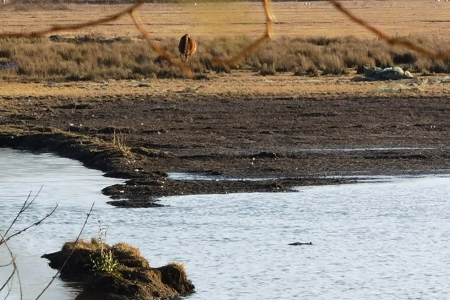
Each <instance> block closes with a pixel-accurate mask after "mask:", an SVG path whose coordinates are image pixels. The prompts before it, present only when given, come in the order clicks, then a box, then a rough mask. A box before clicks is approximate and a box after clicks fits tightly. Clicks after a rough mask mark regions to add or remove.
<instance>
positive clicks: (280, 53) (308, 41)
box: [0, 34, 450, 81]
mask: <svg viewBox="0 0 450 300" xmlns="http://www.w3.org/2000/svg"><path fill="white" fill-rule="evenodd" d="M408 39H409V40H412V41H414V42H416V43H417V44H419V45H421V46H424V47H427V48H429V49H434V50H435V51H444V48H443V47H444V46H446V45H447V44H448V43H445V42H444V41H443V40H442V39H429V38H426V37H417V36H415V37H408ZM251 42H252V40H251V39H250V38H248V37H246V36H237V37H234V38H227V37H216V38H212V39H201V38H199V39H198V40H197V43H198V50H197V53H196V54H194V55H193V57H192V58H191V60H190V61H189V62H188V64H189V66H190V67H191V68H192V70H193V71H194V72H195V73H196V74H197V76H198V77H199V78H205V77H207V76H208V74H210V73H211V72H217V73H220V72H229V71H230V68H229V67H223V66H215V65H212V64H211V59H212V58H213V57H226V58H229V57H232V56H234V55H236V54H237V53H239V51H240V50H242V49H243V48H245V47H246V46H248V45H249V44H250V43H251ZM158 43H159V44H160V46H161V47H162V48H163V49H166V50H167V51H168V52H169V53H171V54H172V55H173V56H174V57H178V56H179V54H178V50H177V48H178V47H177V45H178V40H177V39H175V38H172V39H167V40H162V41H158ZM0 49H1V50H0V64H8V63H18V64H19V67H18V68H11V69H2V70H0V78H1V79H2V80H5V81H14V80H19V81H78V80H103V79H117V80H119V79H143V78H183V77H184V73H183V72H182V71H181V70H179V69H178V68H176V67H174V66H172V65H171V64H169V63H168V62H167V61H165V60H164V59H162V58H161V57H159V56H158V55H157V53H156V52H154V51H153V50H152V49H151V48H150V46H149V45H148V43H147V42H146V41H145V40H132V39H131V38H127V37H125V38H106V37H103V36H100V35H98V34H92V35H88V36H79V37H76V38H64V37H61V36H51V37H42V38H34V39H24V38H22V39H3V40H0ZM449 62H450V60H445V61H436V60H433V59H430V58H427V57H424V56H421V55H419V54H417V53H415V52H413V51H411V50H409V49H406V48H401V47H393V46H390V45H388V44H386V43H385V42H383V41H379V40H377V39H372V40H367V39H358V38H356V37H352V36H349V37H341V38H339V37H338V38H325V37H311V38H287V37H282V38H278V39H275V40H273V41H270V42H267V43H266V44H264V45H263V46H262V47H260V48H259V49H258V50H257V51H256V52H254V53H252V54H250V55H249V56H248V57H246V58H245V59H244V60H243V61H242V62H241V63H240V64H239V65H237V66H234V67H233V68H236V69H241V70H248V71H253V72H255V73H259V74H261V75H276V74H278V73H282V72H292V73H293V74H295V75H312V76H320V75H340V74H346V73H348V72H349V71H350V70H355V69H357V68H358V67H360V66H362V65H366V66H377V67H381V68H384V67H389V66H394V65H396V66H400V67H402V68H403V69H405V70H409V71H410V72H413V73H421V74H430V73H448V72H449Z"/></svg>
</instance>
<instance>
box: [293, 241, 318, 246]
mask: <svg viewBox="0 0 450 300" xmlns="http://www.w3.org/2000/svg"><path fill="white" fill-rule="evenodd" d="M312 244H313V243H312V242H309V243H301V242H295V243H290V244H288V245H290V246H303V245H312Z"/></svg>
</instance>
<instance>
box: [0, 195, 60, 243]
mask: <svg viewBox="0 0 450 300" xmlns="http://www.w3.org/2000/svg"><path fill="white" fill-rule="evenodd" d="M33 201H34V199H33ZM57 208H58V204H56V206H55V207H54V208H53V210H52V211H51V212H50V213H48V214H47V215H46V216H45V217H43V218H42V219H40V220H39V221H37V222H35V223H33V224H31V225H29V226H27V227H25V228H23V229H21V230H19V231H17V232H16V233H13V234H11V235H10V236H8V237H6V238H2V242H0V245H1V244H2V243H3V242H7V241H9V240H10V239H11V238H13V237H15V236H16V235H19V234H21V233H23V232H25V231H27V230H28V229H30V228H31V227H34V226H38V225H39V224H41V223H42V222H43V221H44V220H45V219H47V218H48V217H50V216H51V215H52V214H53V213H54V212H55V211H56V209H57ZM22 212H23V211H21V212H20V213H22ZM14 221H16V219H15V220H14Z"/></svg>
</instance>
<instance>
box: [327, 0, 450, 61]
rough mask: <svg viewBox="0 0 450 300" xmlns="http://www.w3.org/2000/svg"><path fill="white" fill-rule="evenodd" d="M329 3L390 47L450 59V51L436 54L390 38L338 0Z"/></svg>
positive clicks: (330, 0)
mask: <svg viewBox="0 0 450 300" xmlns="http://www.w3.org/2000/svg"><path fill="white" fill-rule="evenodd" d="M327 1H328V2H330V3H331V4H332V5H333V6H334V7H335V8H336V9H337V10H338V11H340V12H342V13H343V14H344V15H345V16H346V17H347V18H349V19H350V20H351V21H353V22H355V23H356V24H358V25H361V26H362V27H365V28H366V29H367V30H369V31H372V32H373V33H374V34H376V35H377V36H378V37H379V38H381V39H383V40H384V41H386V42H387V43H388V44H390V45H400V46H404V47H406V48H409V49H411V50H413V51H416V52H417V53H420V54H423V55H425V56H428V57H430V58H435V59H445V58H449V57H450V50H449V51H447V52H438V53H436V52H433V51H430V50H429V49H426V48H424V47H420V46H419V45H417V44H415V43H413V42H410V41H407V40H404V39H401V38H395V37H389V36H388V35H387V34H385V33H384V32H382V31H381V30H379V29H378V28H376V27H374V26H372V25H370V24H369V23H367V22H366V21H364V20H363V19H361V18H358V17H357V16H356V15H354V14H353V13H351V12H350V11H349V10H348V9H346V8H344V6H342V4H341V3H339V2H338V1H336V0H327Z"/></svg>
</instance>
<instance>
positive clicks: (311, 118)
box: [0, 93, 450, 207]
mask: <svg viewBox="0 0 450 300" xmlns="http://www.w3.org/2000/svg"><path fill="white" fill-rule="evenodd" d="M30 99H31V100H30ZM4 103H6V107H4V108H3V109H2V110H0V146H1V147H14V148H21V149H28V150H32V151H50V152H54V153H57V154H59V155H61V156H64V157H69V158H74V159H77V160H80V161H81V162H83V163H84V164H85V165H86V166H87V167H90V168H95V169H99V170H101V171H104V172H105V173H106V175H107V176H112V177H121V178H126V179H128V181H127V183H126V184H125V185H119V186H112V187H109V188H106V189H105V190H104V193H105V194H106V195H109V196H111V198H112V199H113V200H112V201H111V202H110V203H111V204H112V205H116V206H132V207H151V206H158V201H157V199H158V198H160V197H163V196H171V195H187V194H207V193H233V192H283V191H290V190H291V188H292V187H293V186H302V185H318V184H340V183H351V182H355V180H356V176H357V175H358V176H370V175H376V174H384V175H391V174H422V173H442V172H447V170H448V169H450V159H449V158H450V148H449V146H450V132H449V131H450V123H449V122H448V116H449V115H450V98H448V97H442V96H440V97H432V96H426V95H423V94H421V95H409V96H406V95H399V94H397V95H393V96H392V95H388V96H386V95H378V96H375V97H367V96H362V97H358V96H357V95H348V96H346V95H337V96H332V95H331V96H330V95H326V96H320V95H316V96H310V97H309V96H308V97H304V96H301V95H300V96H292V97H273V96H267V97H264V96H258V97H249V96H247V97H243V96H238V95H237V96H233V95H226V96H220V95H196V94H175V93H173V94H167V95H132V94H131V95H125V96H123V95H121V96H98V97H93V98H89V97H75V96H73V97H69V96H67V97H57V98H48V97H40V98H39V97H34V98H28V99H16V98H11V99H6V100H5V101H4ZM8 103H11V106H8ZM13 104H14V108H13V107H12V105H13ZM171 173H192V174H202V175H205V176H207V177H208V178H207V179H209V180H175V179H173V178H172V177H171V176H170V175H171ZM343 175H346V176H345V177H343Z"/></svg>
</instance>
